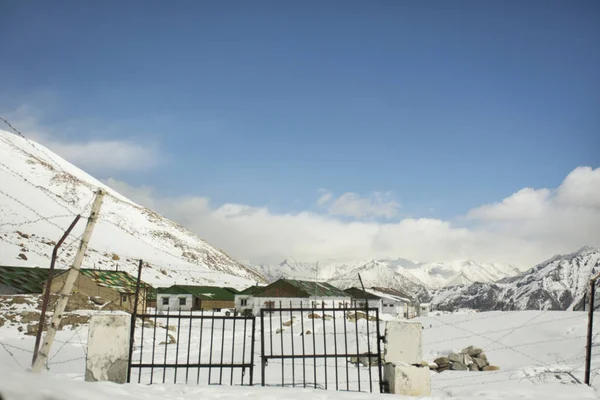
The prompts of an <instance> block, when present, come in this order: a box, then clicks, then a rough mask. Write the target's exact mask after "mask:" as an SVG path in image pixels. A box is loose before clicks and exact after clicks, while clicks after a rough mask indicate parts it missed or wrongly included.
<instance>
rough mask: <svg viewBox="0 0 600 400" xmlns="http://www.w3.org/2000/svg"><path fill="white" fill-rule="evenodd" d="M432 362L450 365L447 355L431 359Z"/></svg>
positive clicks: (441, 365)
mask: <svg viewBox="0 0 600 400" xmlns="http://www.w3.org/2000/svg"><path fill="white" fill-rule="evenodd" d="M433 362H434V363H436V364H437V365H439V366H440V367H443V366H444V365H450V359H448V357H438V358H436V359H435V360H433Z"/></svg>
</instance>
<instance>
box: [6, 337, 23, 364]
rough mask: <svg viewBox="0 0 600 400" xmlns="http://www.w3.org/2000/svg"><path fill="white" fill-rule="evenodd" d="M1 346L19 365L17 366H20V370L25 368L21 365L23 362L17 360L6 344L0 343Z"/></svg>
mask: <svg viewBox="0 0 600 400" xmlns="http://www.w3.org/2000/svg"><path fill="white" fill-rule="evenodd" d="M0 346H2V348H3V349H4V350H5V351H6V352H7V353H8V354H9V355H10V356H11V357H12V359H13V360H14V361H15V363H17V365H18V366H19V368H21V369H22V368H23V365H21V362H19V360H18V359H17V357H16V356H15V355H14V354H13V353H12V352H11V351H10V350H9V349H8V348H7V347H8V346H7V345H5V344H4V343H2V342H0Z"/></svg>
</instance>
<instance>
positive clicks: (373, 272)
mask: <svg viewBox="0 0 600 400" xmlns="http://www.w3.org/2000/svg"><path fill="white" fill-rule="evenodd" d="M254 268H256V269H257V270H258V271H259V272H260V273H261V274H262V275H263V276H265V277H266V278H267V279H269V280H270V281H274V280H276V279H278V278H281V277H294V278H298V279H310V280H313V279H319V280H322V281H327V282H330V283H332V284H334V285H336V286H338V287H340V288H347V287H351V286H359V285H360V282H359V279H358V275H359V274H360V276H361V278H362V279H363V283H364V284H365V286H379V287H392V288H394V289H398V290H401V291H404V292H405V293H407V294H408V295H411V296H413V297H415V298H418V299H419V300H420V301H429V300H430V295H429V290H431V289H437V288H441V287H446V286H455V285H469V284H471V283H473V282H495V281H497V280H499V279H502V278H506V277H510V276H514V275H516V274H519V273H520V272H521V271H520V270H519V269H517V268H515V267H512V266H504V265H500V264H480V263H476V262H474V261H456V262H442V263H418V262H414V261H410V260H406V259H403V258H398V259H395V260H360V261H350V262H341V261H333V260H327V261H320V262H318V263H303V262H298V261H295V260H292V259H286V260H284V261H283V262H281V263H280V264H278V265H259V266H256V267H254Z"/></svg>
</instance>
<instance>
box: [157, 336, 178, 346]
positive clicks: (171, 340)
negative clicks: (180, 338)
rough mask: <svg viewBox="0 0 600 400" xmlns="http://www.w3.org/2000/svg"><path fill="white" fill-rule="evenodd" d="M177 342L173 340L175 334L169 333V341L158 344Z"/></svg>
mask: <svg viewBox="0 0 600 400" xmlns="http://www.w3.org/2000/svg"><path fill="white" fill-rule="evenodd" d="M175 343H177V341H176V340H175V336H173V335H171V334H170V333H169V341H168V342H160V343H159V344H158V345H159V346H160V345H163V344H175Z"/></svg>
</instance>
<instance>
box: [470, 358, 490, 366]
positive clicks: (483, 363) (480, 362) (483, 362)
mask: <svg viewBox="0 0 600 400" xmlns="http://www.w3.org/2000/svg"><path fill="white" fill-rule="evenodd" d="M473 362H474V363H475V364H474V365H477V366H478V367H479V368H480V369H481V368H483V367H485V366H487V365H488V362H487V361H486V360H484V359H482V358H479V357H477V358H474V359H473Z"/></svg>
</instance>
